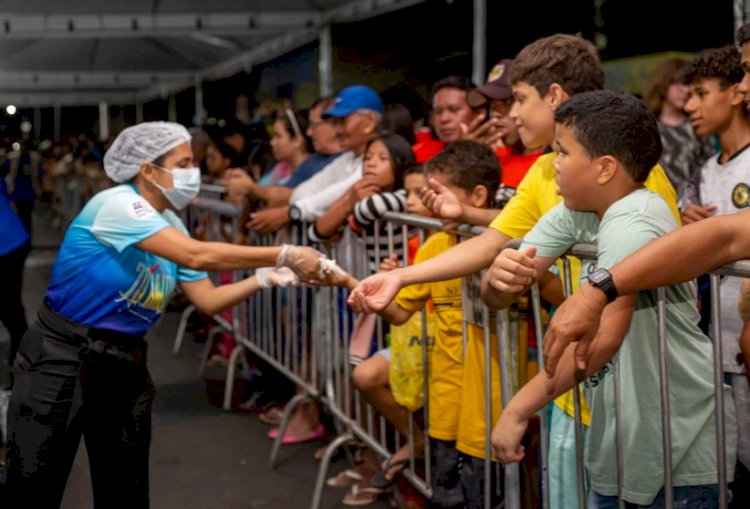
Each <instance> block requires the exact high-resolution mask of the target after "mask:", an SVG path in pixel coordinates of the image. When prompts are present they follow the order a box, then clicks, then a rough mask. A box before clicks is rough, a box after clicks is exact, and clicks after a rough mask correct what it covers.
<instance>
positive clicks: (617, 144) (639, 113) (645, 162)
mask: <svg viewBox="0 0 750 509" xmlns="http://www.w3.org/2000/svg"><path fill="white" fill-rule="evenodd" d="M555 122H556V123H558V124H560V125H563V126H565V127H569V128H571V129H572V130H573V132H574V133H575V137H576V140H577V141H578V143H580V144H581V146H583V148H584V150H585V151H586V153H587V155H588V156H589V157H591V158H595V157H601V156H606V155H608V156H612V157H614V158H616V159H617V160H618V161H620V163H622V165H623V166H624V167H625V169H626V170H627V171H628V173H629V174H630V176H631V177H633V180H635V181H636V182H644V181H645V180H646V178H648V174H649V172H650V171H651V168H653V167H654V166H655V165H656V163H657V162H659V157H661V150H662V145H661V137H660V136H659V128H658V127H657V125H656V118H655V117H654V115H653V114H652V113H651V112H650V111H649V110H648V108H647V107H646V105H645V103H644V102H643V101H641V100H640V99H638V98H637V97H635V96H633V95H629V94H626V93H624V92H615V91H613V90H595V91H590V92H582V93H580V94H576V95H574V96H573V97H571V98H570V99H568V100H567V101H565V102H564V103H563V104H562V105H560V107H559V108H557V110H556V111H555Z"/></svg>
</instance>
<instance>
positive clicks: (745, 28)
mask: <svg viewBox="0 0 750 509" xmlns="http://www.w3.org/2000/svg"><path fill="white" fill-rule="evenodd" d="M746 42H750V23H746V24H744V25H742V26H741V27H740V28H738V29H737V44H739V45H740V46H742V45H743V44H745V43H746Z"/></svg>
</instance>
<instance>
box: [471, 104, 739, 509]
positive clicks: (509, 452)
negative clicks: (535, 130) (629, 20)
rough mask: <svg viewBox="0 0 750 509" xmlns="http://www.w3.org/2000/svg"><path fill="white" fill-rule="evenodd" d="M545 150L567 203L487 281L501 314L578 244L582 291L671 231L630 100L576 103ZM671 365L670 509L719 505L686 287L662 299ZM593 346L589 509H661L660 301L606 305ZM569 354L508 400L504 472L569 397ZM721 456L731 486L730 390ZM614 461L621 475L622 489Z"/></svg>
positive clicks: (649, 294)
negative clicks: (538, 419)
mask: <svg viewBox="0 0 750 509" xmlns="http://www.w3.org/2000/svg"><path fill="white" fill-rule="evenodd" d="M555 121H556V130H555V142H554V145H553V148H554V149H555V152H556V154H557V159H556V161H555V169H556V170H557V182H558V184H559V186H560V191H559V192H560V194H561V195H562V196H563V203H562V204H559V205H558V206H556V207H555V208H553V209H552V210H551V211H550V212H549V213H548V214H546V215H545V216H544V217H543V218H542V219H541V220H540V221H539V222H538V223H537V225H536V226H535V227H534V228H533V229H532V230H531V231H530V232H529V234H528V235H527V236H526V237H525V239H524V244H523V245H522V246H521V248H520V249H519V250H518V251H513V250H505V251H504V252H503V254H502V255H501V256H499V257H498V258H497V259H496V260H495V262H494V263H493V266H492V267H491V268H490V270H489V271H488V274H487V276H486V277H485V279H484V280H483V293H484V297H485V300H486V302H487V303H488V305H490V306H491V307H494V308H497V307H503V306H505V305H507V304H508V303H509V302H510V301H511V300H512V298H514V297H515V294H516V293H518V292H522V291H525V290H526V289H527V287H528V285H529V284H530V282H531V281H532V277H531V276H533V275H535V274H543V273H544V272H545V271H546V270H547V268H548V267H549V266H550V265H551V264H552V263H553V262H554V261H555V260H556V259H557V257H559V256H560V255H561V254H563V253H564V252H565V251H566V250H567V249H568V248H570V247H571V246H572V245H574V244H576V243H581V242H583V243H594V244H597V246H598V259H597V266H598V267H599V268H598V269H597V270H596V271H594V273H592V274H591V276H590V277H589V280H590V281H591V279H592V278H595V277H596V275H601V276H602V279H601V280H600V281H604V283H601V282H600V284H603V285H606V276H607V273H606V270H604V269H605V268H608V267H611V266H613V265H615V264H616V263H617V262H619V261H620V260H621V259H623V258H625V257H626V256H627V255H629V254H630V253H631V252H633V251H636V250H637V249H638V248H640V247H641V246H643V245H645V244H647V243H649V242H651V241H652V240H654V239H656V238H658V237H660V236H661V235H664V234H665V233H667V232H669V231H671V230H673V229H674V228H676V226H677V224H676V221H675V219H674V217H673V215H672V214H671V213H670V211H669V208H668V206H667V204H666V203H665V202H664V200H663V199H662V198H661V197H660V196H659V195H656V194H654V193H651V192H650V191H648V190H646V189H645V188H644V186H643V182H644V181H645V179H646V177H647V176H648V172H649V170H650V168H652V167H653V166H654V164H655V163H656V161H657V160H658V159H659V156H660V154H661V142H660V140H659V133H658V128H657V126H656V121H655V119H654V118H653V116H652V115H651V114H650V113H649V112H648V110H647V109H646V108H645V106H644V105H643V103H641V102H640V101H639V100H638V99H636V98H634V97H632V96H628V95H625V94H621V93H618V92H612V91H595V92H585V93H582V94H579V95H576V96H574V97H572V98H571V99H570V100H568V101H567V102H566V103H565V104H563V105H562V106H560V108H558V110H557V111H556V113H555ZM666 297H667V305H666V324H667V360H668V365H669V373H668V376H669V385H670V394H671V395H672V397H670V398H669V405H670V412H671V427H670V429H671V436H672V440H671V451H672V452H671V454H672V465H673V471H672V478H673V484H674V486H675V491H674V494H675V506H680V505H681V504H686V507H693V506H694V505H695V504H696V503H697V502H698V500H699V499H700V500H706V499H708V503H709V505H708V506H707V507H713V506H714V505H716V503H717V501H718V492H719V491H718V490H719V489H724V488H723V487H719V486H718V485H717V479H718V474H717V472H718V468H717V464H716V429H715V422H716V416H715V411H716V405H715V401H714V384H713V371H712V368H711V363H710V362H708V361H707V360H708V359H711V358H712V356H713V347H712V345H711V343H710V341H709V340H708V338H706V337H705V336H704V335H703V334H702V333H701V331H700V330H699V329H698V327H697V325H696V324H697V323H698V318H699V317H698V311H697V309H696V307H695V304H694V302H695V297H696V295H695V285H694V283H692V282H690V283H683V284H678V285H674V286H670V287H668V288H666ZM601 324H602V325H601V327H600V328H599V332H598V334H597V336H596V338H595V339H594V341H593V342H592V344H591V347H590V349H589V352H588V355H589V358H588V364H587V366H588V368H587V371H586V375H588V376H589V377H590V378H589V380H588V384H589V385H590V386H591V388H592V393H593V397H592V400H591V407H592V409H591V410H592V422H591V428H590V430H589V439H588V459H587V467H588V473H589V477H590V480H591V492H590V496H589V508H610V507H613V508H615V507H617V504H618V500H617V497H618V495H619V496H621V497H622V499H623V500H624V501H625V502H628V503H631V504H637V505H639V506H645V507H652V506H660V505H663V504H664V490H663V487H664V471H663V463H664V461H663V454H662V450H663V449H662V443H663V437H662V415H663V413H662V407H661V396H660V362H659V350H658V345H659V342H658V336H657V333H656V331H657V330H658V327H657V312H656V291H655V290H651V291H645V292H640V293H638V294H637V295H626V296H622V297H619V298H617V299H616V300H613V301H612V302H611V304H609V306H607V308H606V310H605V312H604V316H603V318H602V320H601ZM573 350H574V348H573V347H571V348H569V349H568V351H566V353H565V354H564V355H563V357H562V359H561V361H560V364H559V366H558V368H557V371H556V373H555V374H554V376H553V377H552V378H551V379H550V378H548V377H547V375H545V374H544V373H542V374H539V375H537V377H536V378H534V379H533V380H532V381H530V382H529V383H528V384H527V385H526V386H524V387H523V388H522V389H521V390H520V391H519V393H518V394H517V395H516V396H515V397H514V398H513V400H512V401H511V402H510V404H509V405H508V407H507V408H506V409H505V411H504V412H503V414H502V415H501V417H500V420H499V421H498V423H497V425H496V427H495V430H494V431H493V439H492V441H493V449H494V451H495V454H496V455H497V456H498V458H499V459H500V460H501V461H503V462H512V461H518V460H520V459H521V458H522V457H523V447H522V446H521V445H520V439H521V437H522V436H523V432H524V430H525V429H526V425H527V423H528V418H529V416H531V415H532V414H533V413H534V412H536V411H537V410H538V409H539V408H541V407H542V406H544V405H545V404H547V403H548V402H549V401H551V400H552V399H553V398H554V397H556V396H557V395H559V394H561V393H563V392H565V391H566V390H568V389H570V388H571V387H573V386H575V384H576V383H577V379H578V378H579V376H580V373H577V372H576V368H575V365H574V359H573ZM615 366H617V367H618V368H619V385H620V392H621V397H620V405H621V412H620V416H621V422H620V424H621V429H622V436H621V443H622V447H621V449H620V450H619V451H618V448H617V443H618V440H617V436H616V432H615V430H616V423H615V417H614V416H615V404H616V401H615V397H614V383H615V382H614V379H615V369H614V368H615ZM724 407H725V411H726V416H725V418H726V457H727V470H728V477H729V478H730V479H731V477H732V470H733V468H734V462H735V451H736V423H735V416H734V408H733V404H732V400H731V395H730V393H729V389H728V387H724ZM618 454H619V456H620V459H621V461H622V464H623V472H622V473H621V474H622V479H623V483H622V485H621V486H620V485H619V482H618V471H617V464H618Z"/></svg>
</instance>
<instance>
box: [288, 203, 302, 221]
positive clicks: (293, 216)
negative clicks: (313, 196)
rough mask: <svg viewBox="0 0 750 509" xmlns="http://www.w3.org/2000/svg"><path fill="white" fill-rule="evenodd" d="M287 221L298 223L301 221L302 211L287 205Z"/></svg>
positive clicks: (294, 206)
mask: <svg viewBox="0 0 750 509" xmlns="http://www.w3.org/2000/svg"><path fill="white" fill-rule="evenodd" d="M289 220H290V221H291V222H293V223H299V222H300V221H301V220H302V211H301V210H300V209H299V207H298V206H296V205H289Z"/></svg>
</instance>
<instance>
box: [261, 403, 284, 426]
mask: <svg viewBox="0 0 750 509" xmlns="http://www.w3.org/2000/svg"><path fill="white" fill-rule="evenodd" d="M283 416H284V409H283V408H279V407H271V408H269V409H268V410H266V411H265V412H263V413H261V414H258V420H260V422H263V423H265V424H271V425H273V426H278V425H279V424H281V418H282V417H283Z"/></svg>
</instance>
